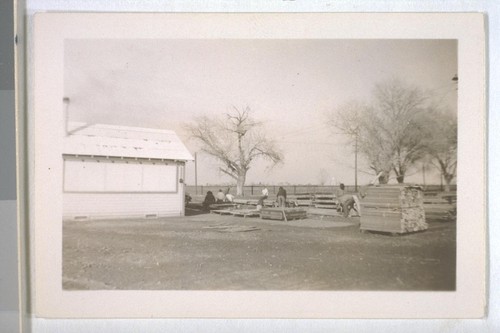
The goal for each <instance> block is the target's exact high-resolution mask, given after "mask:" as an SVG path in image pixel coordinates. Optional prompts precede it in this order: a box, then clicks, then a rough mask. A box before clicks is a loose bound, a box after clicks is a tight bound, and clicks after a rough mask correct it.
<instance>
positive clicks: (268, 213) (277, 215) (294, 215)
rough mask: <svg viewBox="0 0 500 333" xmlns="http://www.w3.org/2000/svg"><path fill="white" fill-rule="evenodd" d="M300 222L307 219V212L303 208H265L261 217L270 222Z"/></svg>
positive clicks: (261, 212)
mask: <svg viewBox="0 0 500 333" xmlns="http://www.w3.org/2000/svg"><path fill="white" fill-rule="evenodd" d="M283 214H285V216H286V219H287V220H300V219H305V218H306V217H307V211H306V210H305V209H303V208H263V209H262V210H261V211H260V217H261V218H262V219H268V220H284V216H283Z"/></svg>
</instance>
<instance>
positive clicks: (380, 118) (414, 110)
mask: <svg viewBox="0 0 500 333" xmlns="http://www.w3.org/2000/svg"><path fill="white" fill-rule="evenodd" d="M426 101H427V98H426V95H425V94H424V92H422V91H421V90H420V89H418V88H415V87H411V86H409V85H406V84H404V83H402V82H401V81H398V80H395V79H393V80H390V81H386V82H383V83H381V84H378V85H376V87H375V89H374V96H373V101H372V103H371V105H370V106H368V105H364V104H361V103H359V102H350V103H347V104H345V105H344V106H342V107H340V108H339V109H338V110H337V112H336V113H335V114H334V115H331V116H330V123H331V124H333V125H334V126H335V127H336V128H338V129H340V130H341V131H342V133H344V134H346V135H347V136H348V137H349V138H350V139H351V140H352V141H354V140H356V143H357V144H356V147H357V150H358V151H359V152H360V153H362V154H363V155H364V156H365V158H366V159H367V161H368V163H369V165H370V168H371V169H372V170H373V171H374V172H375V174H378V175H380V177H379V182H380V183H381V184H385V183H387V182H388V180H389V176H390V173H391V172H394V173H395V174H396V179H397V181H398V182H399V183H403V182H404V178H405V175H406V173H407V171H408V169H409V168H411V167H412V166H413V165H414V164H415V162H416V161H418V160H419V159H420V158H422V157H423V156H424V155H425V153H426V152H425V149H426V146H425V144H424V143H423V141H422V139H423V136H424V135H425V132H424V131H422V126H423V124H422V122H421V115H422V112H423V110H424V106H425V103H426Z"/></svg>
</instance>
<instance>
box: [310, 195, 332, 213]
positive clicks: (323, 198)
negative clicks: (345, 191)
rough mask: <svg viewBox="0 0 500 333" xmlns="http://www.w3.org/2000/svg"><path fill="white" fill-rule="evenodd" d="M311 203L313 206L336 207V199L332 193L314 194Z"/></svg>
mask: <svg viewBox="0 0 500 333" xmlns="http://www.w3.org/2000/svg"><path fill="white" fill-rule="evenodd" d="M312 204H313V206H314V207H315V208H326V209H336V208H337V204H338V200H337V198H336V197H335V196H334V195H333V194H321V193H318V194H316V195H315V196H314V200H313V203H312Z"/></svg>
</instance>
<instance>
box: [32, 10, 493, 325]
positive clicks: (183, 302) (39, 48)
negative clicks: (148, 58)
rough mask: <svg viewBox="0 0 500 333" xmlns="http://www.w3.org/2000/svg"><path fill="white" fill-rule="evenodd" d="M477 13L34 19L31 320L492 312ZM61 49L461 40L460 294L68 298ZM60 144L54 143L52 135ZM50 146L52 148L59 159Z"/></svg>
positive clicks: (89, 294) (82, 294) (94, 294)
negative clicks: (184, 42) (88, 44)
mask: <svg viewBox="0 0 500 333" xmlns="http://www.w3.org/2000/svg"><path fill="white" fill-rule="evenodd" d="M483 20H484V18H483V15H482V14H410V13H408V14H328V13H315V14H125V13H120V14H83V13H48V14H37V15H36V16H35V20H34V30H33V36H32V38H33V49H32V50H31V51H28V53H29V54H30V55H31V56H32V59H31V60H30V61H29V66H28V77H29V80H32V81H31V82H28V91H29V94H28V95H29V100H28V103H29V108H28V147H29V175H30V193H29V196H30V217H31V220H30V229H31V234H32V235H33V236H34V238H33V242H34V243H32V245H34V247H33V251H32V252H31V253H32V255H33V257H32V258H31V262H32V263H34V265H32V266H31V273H32V276H33V277H34V280H33V282H34V283H33V288H34V290H33V294H34V297H33V300H34V313H35V314H36V315H37V316H41V317H59V318H104V317H115V318H116V317H120V318H151V317H155V318H162V317H165V318H166V317H170V318H179V317H181V318H189V317H197V318H205V317H206V318H209V317H219V318H220V317H224V318H480V317H482V316H483V315H484V313H485V304H486V295H485V269H486V266H485V263H486V253H485V246H486V242H485V239H486V197H485V191H486V173H485V148H484V147H485V135H486V133H485V121H486V117H485V115H486V110H485V35H484V21H483ZM66 38H85V39H93V38H99V39H102V38H109V39H120V38H128V39H134V38H137V39H140V38H146V39H168V38H171V39H173V38H182V39H190V38H191V39H194V38H214V39H215V38H241V39H244V38H269V39H271V38H272V39H276V38H297V39H303V38H318V39H321V38H324V39H335V38H338V39H413V38H416V39H458V63H459V71H458V73H457V74H458V77H459V78H460V81H459V87H458V102H459V103H458V120H459V127H458V139H459V144H458V147H459V148H458V161H459V162H458V175H457V183H458V193H457V199H458V212H457V281H456V282H457V290H456V291H455V292H376V291H374V292H361V291H360V292H355V291H353V292H345V291H342V292H340V291H327V292H324V291H321V292H319V291H310V292H308V291H63V290H62V283H61V279H62V271H61V270H62V262H61V261H62V260H61V259H62V192H61V191H60V186H59V183H60V178H61V173H62V170H61V169H62V167H61V163H60V160H61V157H60V154H59V153H58V152H59V151H60V149H57V147H59V146H60V145H61V138H59V137H58V136H57V133H59V131H54V129H53V124H58V123H60V117H62V115H63V112H62V103H61V98H62V94H63V55H64V49H63V43H64V40H65V39H66ZM55 133H56V134H55ZM54 147H55V149H54Z"/></svg>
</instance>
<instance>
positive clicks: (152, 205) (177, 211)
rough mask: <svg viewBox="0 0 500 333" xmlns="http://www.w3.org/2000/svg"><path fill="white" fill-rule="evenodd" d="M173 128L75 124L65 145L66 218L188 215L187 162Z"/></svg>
mask: <svg viewBox="0 0 500 333" xmlns="http://www.w3.org/2000/svg"><path fill="white" fill-rule="evenodd" d="M192 159H193V157H192V156H191V154H190V153H189V151H188V150H187V148H186V147H185V146H184V144H183V143H182V142H181V140H180V139H179V137H178V136H177V134H176V133H175V132H173V131H168V130H157V129H149V128H138V127H124V126H112V125H85V124H76V123H71V124H70V125H69V126H68V131H67V135H66V136H65V138H64V145H63V155H62V160H63V189H62V190H63V219H65V220H80V219H82V220H83V219H101V218H139V217H140V218H149V217H151V218H154V217H163V216H183V215H184V184H183V180H184V179H185V162H186V161H188V160H192Z"/></svg>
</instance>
